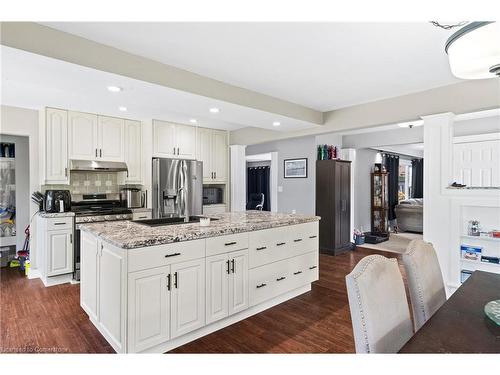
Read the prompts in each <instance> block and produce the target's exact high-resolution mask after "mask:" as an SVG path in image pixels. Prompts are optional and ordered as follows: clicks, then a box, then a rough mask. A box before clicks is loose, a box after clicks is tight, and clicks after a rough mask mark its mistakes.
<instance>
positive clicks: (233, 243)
mask: <svg viewBox="0 0 500 375" xmlns="http://www.w3.org/2000/svg"><path fill="white" fill-rule="evenodd" d="M231 245H236V242H226V243H225V244H224V246H231Z"/></svg>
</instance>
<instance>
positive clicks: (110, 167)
mask: <svg viewBox="0 0 500 375" xmlns="http://www.w3.org/2000/svg"><path fill="white" fill-rule="evenodd" d="M69 168H70V170H71V171H92V172H127V173H128V168H127V164H125V163H123V162H119V161H90V160H70V167H69Z"/></svg>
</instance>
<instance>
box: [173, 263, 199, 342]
mask: <svg viewBox="0 0 500 375" xmlns="http://www.w3.org/2000/svg"><path fill="white" fill-rule="evenodd" d="M171 267H172V268H171V274H172V290H171V294H170V295H171V319H170V324H171V326H170V329H171V333H170V336H171V338H175V337H178V336H181V335H184V334H186V333H188V332H191V331H193V330H195V329H198V328H200V327H203V326H204V325H205V259H198V260H193V261H190V262H184V263H178V264H174V265H172V266H171Z"/></svg>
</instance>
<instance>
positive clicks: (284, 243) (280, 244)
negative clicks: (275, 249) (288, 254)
mask: <svg viewBox="0 0 500 375" xmlns="http://www.w3.org/2000/svg"><path fill="white" fill-rule="evenodd" d="M283 245H286V242H280V243H277V244H276V246H283Z"/></svg>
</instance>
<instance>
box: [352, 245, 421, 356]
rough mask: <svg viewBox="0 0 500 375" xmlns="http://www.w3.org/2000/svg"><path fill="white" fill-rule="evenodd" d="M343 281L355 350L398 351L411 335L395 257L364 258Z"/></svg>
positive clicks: (364, 351) (408, 310) (410, 325)
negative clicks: (345, 285) (347, 298)
mask: <svg viewBox="0 0 500 375" xmlns="http://www.w3.org/2000/svg"><path fill="white" fill-rule="evenodd" d="M346 284H347V295H348V297H349V308H350V310H351V319H352V327H353V331H354V342H355V346H356V353H397V352H398V350H399V349H401V347H402V346H403V345H404V344H405V343H406V342H407V341H408V340H409V339H410V337H411V336H412V335H413V327H412V324H411V319H410V309H409V308H408V301H407V299H406V292H405V287H404V283H403V277H402V276H401V273H400V272H399V267H398V263H397V260H396V259H388V258H386V257H383V256H381V255H369V256H367V257H364V258H363V259H361V260H360V261H359V263H358V264H357V265H356V267H354V269H353V270H352V272H351V273H350V274H348V275H347V276H346Z"/></svg>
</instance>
